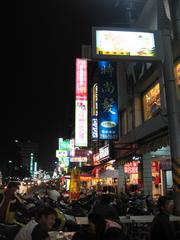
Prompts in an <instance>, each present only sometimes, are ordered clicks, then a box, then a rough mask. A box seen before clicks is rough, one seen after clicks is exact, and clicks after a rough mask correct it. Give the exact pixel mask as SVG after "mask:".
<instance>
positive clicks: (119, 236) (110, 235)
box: [103, 227, 126, 240]
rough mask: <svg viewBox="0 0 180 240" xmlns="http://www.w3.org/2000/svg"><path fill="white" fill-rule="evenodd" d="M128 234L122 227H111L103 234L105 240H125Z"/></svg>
mask: <svg viewBox="0 0 180 240" xmlns="http://www.w3.org/2000/svg"><path fill="white" fill-rule="evenodd" d="M125 239H126V236H125V234H124V232H123V230H122V229H119V228H115V227H112V228H109V229H108V230H107V231H106V232H105V233H104V235H103V240H125Z"/></svg>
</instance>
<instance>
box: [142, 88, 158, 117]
mask: <svg viewBox="0 0 180 240" xmlns="http://www.w3.org/2000/svg"><path fill="white" fill-rule="evenodd" d="M160 107H161V99H160V84H159V83H156V85H154V86H153V87H152V88H150V89H149V90H147V91H146V92H145V93H144V95H143V112H144V120H145V121H146V120H148V119H150V118H152V117H154V116H156V115H157V113H158V112H159V110H160Z"/></svg>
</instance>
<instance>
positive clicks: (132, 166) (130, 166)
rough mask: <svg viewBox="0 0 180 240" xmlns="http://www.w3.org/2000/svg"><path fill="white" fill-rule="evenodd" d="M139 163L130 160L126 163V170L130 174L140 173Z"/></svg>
mask: <svg viewBox="0 0 180 240" xmlns="http://www.w3.org/2000/svg"><path fill="white" fill-rule="evenodd" d="M138 164H139V162H130V163H126V164H125V165H124V172H125V173H129V174H137V173H138Z"/></svg>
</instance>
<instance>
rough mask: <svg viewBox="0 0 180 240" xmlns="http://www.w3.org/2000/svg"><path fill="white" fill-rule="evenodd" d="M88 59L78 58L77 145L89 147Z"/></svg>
mask: <svg viewBox="0 0 180 240" xmlns="http://www.w3.org/2000/svg"><path fill="white" fill-rule="evenodd" d="M87 98H88V92H87V60H84V59H76V100H75V146H78V147H87V144H88V129H87V127H88V126H87V123H88V110H87V106H88V104H87Z"/></svg>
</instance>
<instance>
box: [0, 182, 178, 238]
mask: <svg viewBox="0 0 180 240" xmlns="http://www.w3.org/2000/svg"><path fill="white" fill-rule="evenodd" d="M17 190H18V183H17V182H10V183H9V184H8V186H7V188H6V189H5V190H4V191H3V192H2V193H1V194H0V222H1V223H6V224H12V223H14V220H15V219H16V217H15V213H16V212H17V211H21V212H22V213H23V214H26V215H27V213H25V211H26V210H27V209H25V208H24V202H23V201H24V199H23V197H22V196H21V195H20V194H17ZM46 194H47V196H48V199H49V202H48V204H47V203H46V204H44V203H43V204H41V205H39V206H38V207H37V208H36V212H35V214H34V216H33V218H31V219H29V222H27V224H25V225H23V227H21V228H20V230H18V231H17V233H16V235H15V237H14V239H15V240H37V239H38V240H50V236H49V233H48V232H49V231H50V230H52V229H54V226H55V224H56V220H57V211H55V209H54V208H53V207H52V205H51V204H50V202H58V201H59V202H61V201H62V199H61V198H62V194H61V192H60V191H58V189H56V187H55V186H53V187H51V188H49V189H48V190H47V191H46ZM83 198H86V202H88V203H89V205H88V206H90V207H88V208H86V211H87V216H88V222H89V224H88V225H87V226H84V227H81V228H77V229H76V231H75V232H76V233H75V234H74V235H73V237H72V240H84V239H86V240H88V239H89V240H90V239H91V240H125V239H128V229H127V228H125V226H124V225H123V224H122V223H121V222H120V220H119V213H118V211H117V209H116V208H115V207H114V206H113V203H112V196H111V195H110V194H107V193H103V194H101V195H100V196H97V194H95V192H93V194H89V195H87V194H85V196H84V197H83ZM41 201H43V200H41ZM63 204H64V205H68V201H67V202H65V201H64V202H63ZM86 205H87V204H84V206H86ZM157 205H158V208H159V213H158V214H157V215H156V216H155V217H154V220H153V222H152V224H151V229H150V232H149V236H148V237H149V238H148V239H150V240H175V239H178V238H177V234H176V230H175V229H174V226H173V224H172V223H171V222H170V220H169V216H170V214H171V213H172V212H173V202H172V200H169V199H168V198H167V197H164V196H162V197H160V198H159V200H158V202H157ZM60 221H61V220H60ZM73 230H75V228H74V229H73Z"/></svg>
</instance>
